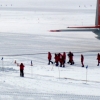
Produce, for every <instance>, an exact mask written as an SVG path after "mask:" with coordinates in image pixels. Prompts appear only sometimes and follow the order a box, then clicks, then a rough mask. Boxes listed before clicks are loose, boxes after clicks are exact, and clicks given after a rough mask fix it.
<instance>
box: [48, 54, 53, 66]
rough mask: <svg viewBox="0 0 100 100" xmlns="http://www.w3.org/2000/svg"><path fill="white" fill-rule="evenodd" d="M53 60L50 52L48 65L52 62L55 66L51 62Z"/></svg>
mask: <svg viewBox="0 0 100 100" xmlns="http://www.w3.org/2000/svg"><path fill="white" fill-rule="evenodd" d="M51 59H52V55H51V53H50V52H48V65H50V62H51V63H52V64H53V62H52V61H51Z"/></svg>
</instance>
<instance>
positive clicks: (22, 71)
mask: <svg viewBox="0 0 100 100" xmlns="http://www.w3.org/2000/svg"><path fill="white" fill-rule="evenodd" d="M24 67H25V66H24V64H23V63H21V64H20V76H21V77H24Z"/></svg>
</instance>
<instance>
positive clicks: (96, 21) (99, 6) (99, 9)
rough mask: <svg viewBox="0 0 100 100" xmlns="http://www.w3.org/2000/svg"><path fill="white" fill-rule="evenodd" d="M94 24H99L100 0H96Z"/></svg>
mask: <svg viewBox="0 0 100 100" xmlns="http://www.w3.org/2000/svg"><path fill="white" fill-rule="evenodd" d="M95 25H96V26H98V25H100V0H97V7H96V19H95Z"/></svg>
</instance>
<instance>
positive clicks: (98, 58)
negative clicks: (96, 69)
mask: <svg viewBox="0 0 100 100" xmlns="http://www.w3.org/2000/svg"><path fill="white" fill-rule="evenodd" d="M97 60H98V64H97V66H99V63H100V54H99V53H98V54H97Z"/></svg>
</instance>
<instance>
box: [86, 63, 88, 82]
mask: <svg viewBox="0 0 100 100" xmlns="http://www.w3.org/2000/svg"><path fill="white" fill-rule="evenodd" d="M87 72H88V65H87V66H86V83H87Z"/></svg>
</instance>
